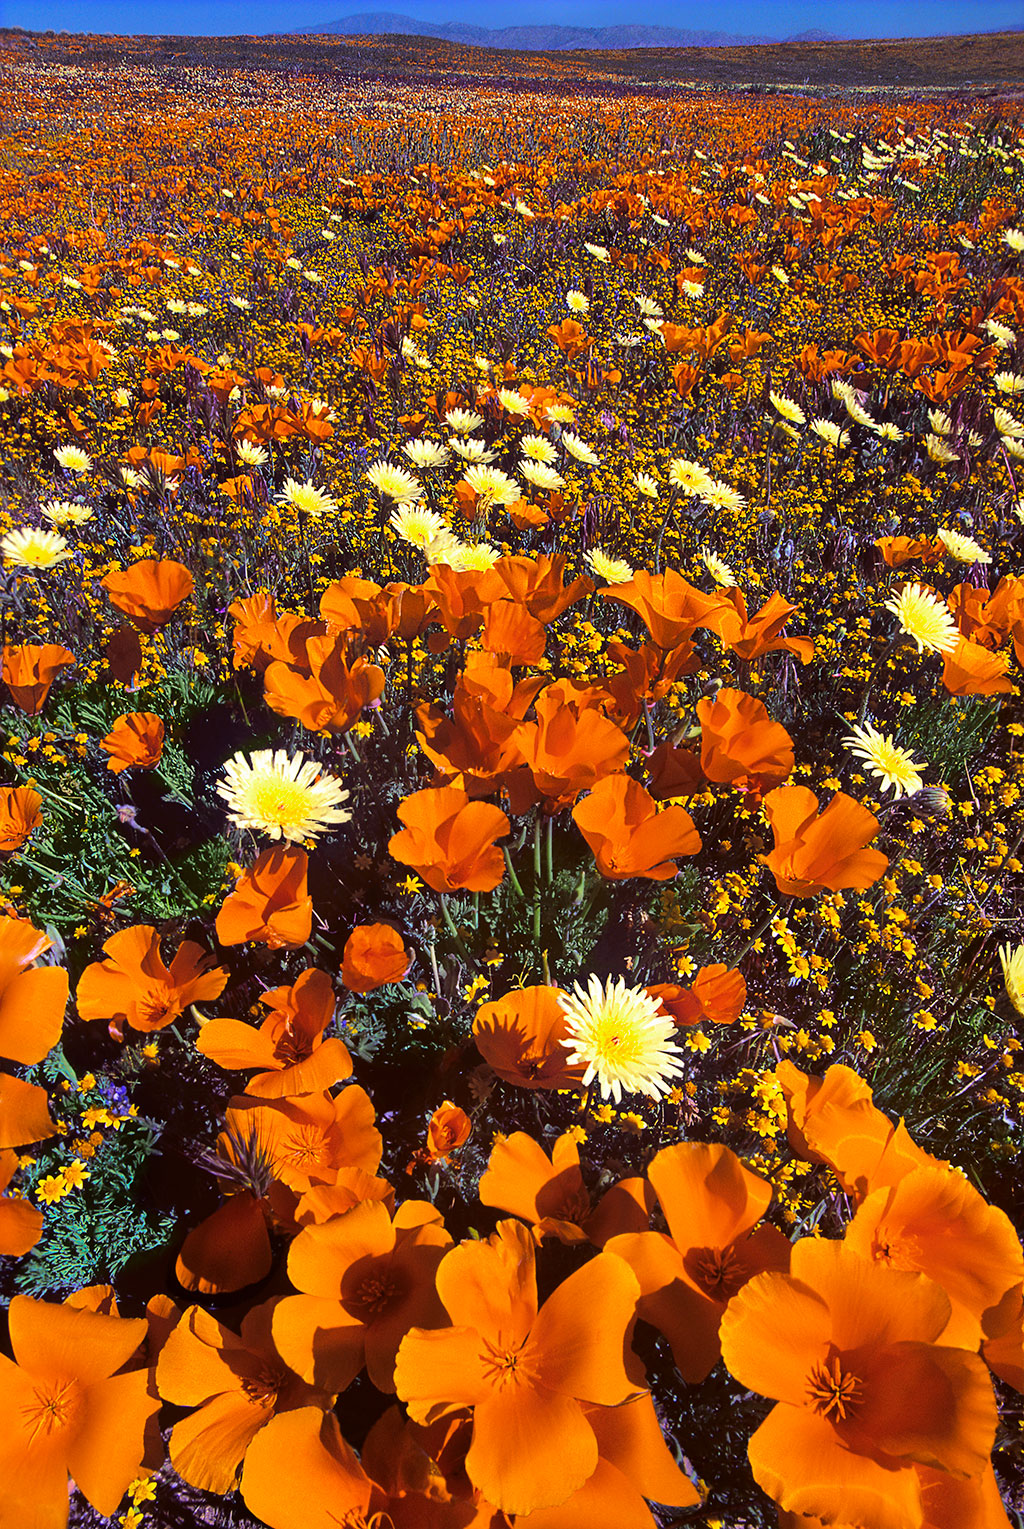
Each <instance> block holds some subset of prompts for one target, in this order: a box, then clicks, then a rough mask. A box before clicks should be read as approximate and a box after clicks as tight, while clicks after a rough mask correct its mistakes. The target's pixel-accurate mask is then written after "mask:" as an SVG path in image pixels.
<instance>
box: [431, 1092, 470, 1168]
mask: <svg viewBox="0 0 1024 1529" xmlns="http://www.w3.org/2000/svg"><path fill="white" fill-rule="evenodd" d="M472 1130H473V1122H472V1121H471V1120H470V1118H469V1116H468V1115H467V1114H466V1112H465V1110H464V1109H461V1108H460V1107H459V1105H457V1104H453V1103H452V1101H451V1100H450V1099H446V1100H445V1101H444V1103H443V1104H439V1105H438V1107H437V1109H436V1110H435V1111H434V1113H433V1114H432V1115H431V1117H430V1123H429V1125H428V1126H427V1147H426V1151H427V1157H428V1159H429V1161H430V1162H432V1163H438V1162H440V1163H446V1162H447V1161H448V1159H449V1157H450V1156H451V1154H452V1153H453V1152H457V1151H458V1150H459V1148H460V1147H464V1146H465V1145H466V1143H467V1141H468V1140H469V1137H470V1133H471V1132H472Z"/></svg>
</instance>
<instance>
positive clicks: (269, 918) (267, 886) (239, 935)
mask: <svg viewBox="0 0 1024 1529" xmlns="http://www.w3.org/2000/svg"><path fill="white" fill-rule="evenodd" d="M308 868H309V856H308V855H307V854H306V851H305V850H304V849H298V848H297V847H296V846H295V845H293V844H275V845H273V846H272V847H271V848H270V849H266V850H264V851H263V853H262V855H260V857H259V859H258V860H257V861H256V864H255V865H253V866H252V867H250V869H249V870H247V871H243V872H242V874H241V875H240V876H239V878H238V880H237V881H236V882H235V887H234V891H232V892H229V893H228V895H227V897H226V898H225V899H224V902H223V905H222V907H221V910H220V912H219V913H218V914H217V921H216V924H215V926H214V927H215V928H216V931H217V938H218V940H219V941H220V943H221V944H222V945H241V944H243V943H244V942H245V941H246V940H252V941H253V942H254V943H256V944H259V945H269V947H270V949H271V950H296V949H297V948H298V947H299V946H300V945H305V943H306V941H307V940H308V939H309V936H310V934H311V933H312V930H313V899H312V898H311V897H310V895H309V892H308V891H307V887H306V875H307V871H308Z"/></svg>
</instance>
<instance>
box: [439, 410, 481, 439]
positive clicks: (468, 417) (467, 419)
mask: <svg viewBox="0 0 1024 1529" xmlns="http://www.w3.org/2000/svg"><path fill="white" fill-rule="evenodd" d="M444 420H445V424H446V425H447V426H448V428H449V430H454V432H455V434H456V435H472V434H473V431H474V430H481V429H483V423H484V421H483V416H482V415H480V414H477V413H475V412H474V410H472V409H449V410H448V412H447V414H446V415H445V417H444Z"/></svg>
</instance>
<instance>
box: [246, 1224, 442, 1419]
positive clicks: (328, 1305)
mask: <svg viewBox="0 0 1024 1529" xmlns="http://www.w3.org/2000/svg"><path fill="white" fill-rule="evenodd" d="M451 1245H452V1239H451V1238H450V1237H449V1235H448V1233H447V1232H446V1231H445V1229H444V1225H443V1223H442V1221H441V1217H440V1214H439V1212H437V1211H436V1210H435V1209H434V1207H433V1206H432V1205H430V1204H429V1203H427V1202H426V1201H421V1200H406V1201H405V1203H404V1204H403V1205H401V1206H400V1207H399V1209H398V1210H397V1212H396V1213H395V1216H394V1218H393V1219H392V1217H391V1215H390V1213H389V1211H388V1209H387V1206H385V1205H383V1204H382V1203H381V1202H380V1201H379V1200H364V1201H363V1202H362V1204H360V1205H356V1206H353V1208H352V1209H351V1210H350V1211H346V1213H345V1214H344V1215H343V1216H333V1217H332V1218H331V1219H330V1220H329V1221H324V1222H322V1223H321V1224H320V1225H318V1226H317V1225H314V1226H307V1227H304V1228H303V1230H302V1231H301V1232H300V1233H299V1235H298V1236H297V1237H296V1238H295V1240H294V1242H293V1243H292V1245H291V1248H290V1249H289V1253H288V1278H289V1279H290V1280H291V1282H292V1284H293V1285H294V1286H295V1287H296V1289H297V1290H300V1291H302V1292H303V1293H302V1294H301V1295H291V1296H286V1297H285V1299H284V1300H283V1301H282V1302H281V1304H280V1305H279V1306H278V1308H277V1310H276V1311H275V1313H274V1341H275V1342H276V1343H277V1346H278V1349H279V1350H280V1353H281V1354H282V1356H283V1357H284V1359H285V1360H286V1361H287V1363H288V1364H290V1365H291V1367H292V1369H293V1370H295V1372H296V1373H297V1374H299V1375H301V1376H302V1377H303V1379H305V1380H307V1381H309V1382H310V1383H311V1384H313V1385H317V1386H319V1387H321V1388H322V1389H323V1390H326V1391H331V1392H337V1391H344V1390H345V1389H346V1387H347V1386H349V1385H350V1384H351V1383H352V1381H353V1380H354V1379H355V1377H356V1376H357V1375H358V1374H359V1371H360V1370H361V1369H362V1368H363V1365H364V1364H365V1366H366V1370H367V1374H368V1375H369V1377H370V1380H371V1381H372V1382H373V1384H374V1385H375V1386H376V1387H377V1389H378V1391H393V1390H394V1388H395V1387H394V1371H395V1355H396V1354H397V1353H398V1346H399V1344H400V1343H401V1341H402V1339H403V1338H404V1337H405V1335H406V1333H407V1332H408V1331H409V1329H410V1328H412V1327H420V1328H424V1327H425V1328H434V1327H441V1326H443V1325H444V1323H445V1313H444V1309H443V1307H442V1306H441V1302H440V1301H439V1300H438V1296H437V1291H436V1290H435V1288H434V1277H435V1275H436V1274H437V1268H438V1265H439V1264H440V1262H441V1259H442V1258H443V1257H444V1255H445V1253H446V1251H447V1250H448V1248H450V1247H451Z"/></svg>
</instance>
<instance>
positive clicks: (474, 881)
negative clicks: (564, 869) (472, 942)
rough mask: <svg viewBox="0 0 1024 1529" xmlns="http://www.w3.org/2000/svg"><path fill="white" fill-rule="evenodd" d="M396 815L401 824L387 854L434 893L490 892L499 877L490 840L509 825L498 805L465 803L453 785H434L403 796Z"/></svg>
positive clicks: (500, 864) (501, 864)
mask: <svg viewBox="0 0 1024 1529" xmlns="http://www.w3.org/2000/svg"><path fill="white" fill-rule="evenodd" d="M398 817H399V820H400V821H401V822H402V823H404V824H405V825H406V826H405V828H404V829H401V830H400V831H399V832H398V833H396V834H393V835H392V837H391V839H390V840H389V841H388V851H389V853H390V854H391V856H392V858H393V859H395V860H398V861H400V862H401V864H402V865H408V866H411V867H412V869H413V870H414V871H415V872H416V874H417V875H418V876H422V877H423V880H424V881H425V882H426V883H427V885H428V886H430V887H433V889H434V891H435V892H453V891H456V890H460V889H465V890H467V891H470V892H493V890H494V888H495V887H496V886H497V885H498V883H499V881H500V880H501V879H502V877H503V876H504V874H505V861H504V859H503V858H502V854H501V851H500V849H498V847H497V845H496V843H495V840H497V839H500V838H501V837H502V836H503V835H505V834H507V833H508V832H509V831H510V829H511V824H510V823H509V820H508V818H507V817H506V816H505V814H504V813H503V812H502V811H501V809H500V807H495V806H493V805H492V804H491V803H490V802H471V801H470V799H469V795H468V794H467V792H465V791H459V790H458V789H457V788H456V787H455V786H439V787H437V788H435V789H428V790H426V791H414V792H413V794H412V795H411V796H407V797H406V798H405V800H404V801H403V802H401V803H400V805H399V808H398Z"/></svg>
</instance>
